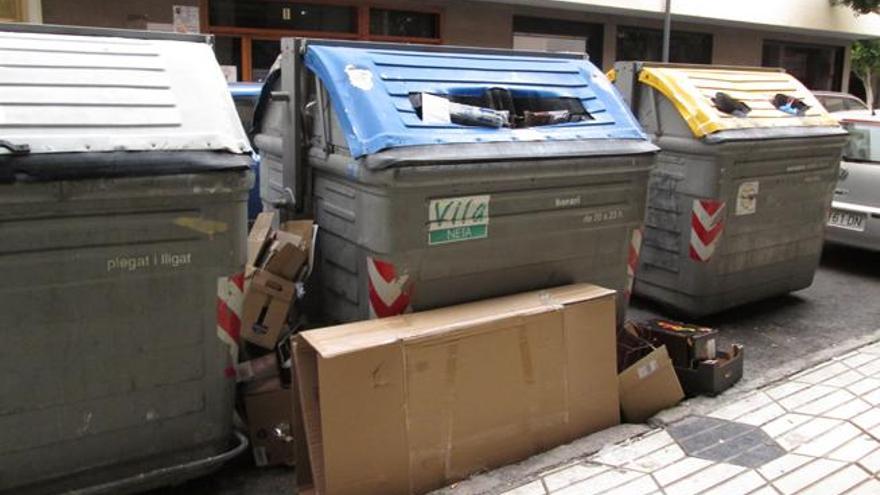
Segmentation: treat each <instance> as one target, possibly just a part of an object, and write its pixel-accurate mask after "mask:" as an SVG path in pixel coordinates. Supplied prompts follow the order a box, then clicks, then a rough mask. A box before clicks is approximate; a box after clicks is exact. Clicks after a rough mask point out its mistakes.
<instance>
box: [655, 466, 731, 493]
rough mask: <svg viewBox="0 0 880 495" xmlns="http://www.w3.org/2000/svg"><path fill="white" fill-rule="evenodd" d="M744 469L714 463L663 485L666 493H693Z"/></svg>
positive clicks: (715, 484)
mask: <svg viewBox="0 0 880 495" xmlns="http://www.w3.org/2000/svg"><path fill="white" fill-rule="evenodd" d="M743 471H745V468H743V467H740V466H734V465H733V464H724V463H720V464H715V465H713V466H709V467H707V468H706V469H701V470H699V471H697V472H695V473H692V474H691V475H690V476H688V477H686V478H684V479H682V480H680V481H677V482H675V483H673V484H671V485H666V486H664V487H663V491H664V492H666V495H695V494H697V493H700V492H702V491H703V490H706V489H708V488H712V487H714V486H717V485H720V484H721V483H724V482H725V481H727V480H729V479H731V478H733V477H734V476H736V475H738V474H740V473H742V472H743Z"/></svg>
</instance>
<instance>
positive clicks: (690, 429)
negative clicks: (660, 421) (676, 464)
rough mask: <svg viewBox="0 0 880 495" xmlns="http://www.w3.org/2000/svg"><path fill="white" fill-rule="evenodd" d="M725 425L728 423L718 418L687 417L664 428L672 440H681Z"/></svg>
mask: <svg viewBox="0 0 880 495" xmlns="http://www.w3.org/2000/svg"><path fill="white" fill-rule="evenodd" d="M725 424H728V423H727V422H726V421H723V420H720V419H719V418H712V417H708V416H688V417H686V418H684V419H682V420H681V421H676V422H675V423H672V424H671V425H669V426H668V427H667V428H666V432H667V433H669V436H670V437H672V439H673V440H675V439H678V440H682V439H685V438H689V437H692V436H694V435H696V434H698V433H702V432H704V431H706V430H711V429H713V428H717V427H719V426H721V425H725Z"/></svg>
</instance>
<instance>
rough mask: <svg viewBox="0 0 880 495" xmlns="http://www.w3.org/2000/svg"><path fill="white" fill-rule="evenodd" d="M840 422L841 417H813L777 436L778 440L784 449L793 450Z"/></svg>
mask: <svg viewBox="0 0 880 495" xmlns="http://www.w3.org/2000/svg"><path fill="white" fill-rule="evenodd" d="M839 424H841V421H840V420H839V419H828V418H813V419H811V420H810V421H807V422H806V423H804V424H802V425H800V426H798V427H797V428H795V429H793V430H791V431H789V432H788V433H786V434H784V435H781V436H779V437H776V441H777V442H778V443H779V445H781V446H782V447H783V448H784V449H786V450H789V451H793V450H795V449H796V448H798V447H800V446H801V445H803V444H805V443H807V442H809V441H811V440H813V439H815V438H817V437H819V436H820V435H822V434H824V433H825V432H827V431H829V430H831V429H832V428H834V427H835V426H837V425H839Z"/></svg>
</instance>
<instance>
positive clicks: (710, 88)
mask: <svg viewBox="0 0 880 495" xmlns="http://www.w3.org/2000/svg"><path fill="white" fill-rule="evenodd" d="M615 85H616V86H617V88H618V89H619V90H620V91H621V93H622V94H623V96H624V98H625V99H626V100H627V101H628V102H629V103H630V104H631V106H632V108H633V110H634V113H635V114H636V115H637V116H638V118H639V120H640V122H641V123H642V125H643V126H644V128H645V131H646V132H647V133H648V134H650V135H651V136H652V138H653V140H654V142H655V143H656V144H657V145H658V146H660V148H661V152H660V154H659V155H658V159H657V166H656V168H655V170H654V171H653V172H652V175H651V180H650V184H649V190H648V208H647V213H646V218H645V232H644V241H643V246H642V250H641V258H640V262H639V267H638V271H637V274H636V284H635V289H634V290H635V292H636V294H638V295H640V296H644V297H646V298H649V299H653V300H655V301H658V302H659V303H661V304H662V305H664V306H667V307H669V308H671V309H673V310H675V311H677V312H678V313H681V314H684V315H689V316H692V317H698V316H701V315H706V314H710V313H715V312H718V311H721V310H724V309H728V308H731V307H734V306H737V305H740V304H744V303H747V302H751V301H757V300H760V299H764V298H767V297H771V296H775V295H781V294H785V293H787V292H790V291H795V290H798V289H803V288H805V287H808V286H809V285H810V284H811V283H812V280H813V274H814V272H815V270H816V267H817V266H818V263H819V256H820V254H821V250H822V239H823V226H824V224H825V219H826V215H827V212H828V208H829V205H830V203H831V197H832V193H833V191H834V185H835V182H836V180H837V170H838V167H839V162H840V154H841V149H842V147H843V145H844V142H845V138H846V134H845V133H844V132H843V131H842V129H841V128H840V127H839V126H838V125H837V122H836V120H835V119H833V118H832V117H830V116H829V115H828V114H827V113H826V112H825V110H824V108H823V107H822V105H820V104H819V103H818V101H816V99H815V98H814V97H813V95H812V94H811V93H810V92H809V91H808V90H807V89H806V88H805V87H804V86H803V85H802V84H801V83H800V82H798V81H797V80H796V79H795V78H794V77H792V76H791V75H789V74H787V73H785V72H784V71H782V70H781V69H765V68H746V67H716V66H695V65H675V64H655V63H647V62H644V63H643V62H619V63H618V64H616V66H615Z"/></svg>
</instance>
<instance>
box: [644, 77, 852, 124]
mask: <svg viewBox="0 0 880 495" xmlns="http://www.w3.org/2000/svg"><path fill="white" fill-rule="evenodd" d="M639 81H640V82H642V83H643V84H647V85H648V86H651V87H652V88H654V89H656V90H657V91H659V92H660V93H662V94H663V95H664V96H666V97H667V98H669V100H670V101H672V103H673V104H674V105H675V107H676V108H677V109H678V111H679V113H681V116H682V118H684V120H685V122H687V124H688V126H689V127H690V129H691V131H693V133H694V136H696V137H703V136H706V135H707V134H712V133H715V132H718V131H726V130H732V129H753V128H771V127H822V126H831V127H837V125H838V124H837V120H836V119H834V118H833V117H831V116H830V115H829V114H828V112H826V111H825V108H824V107H823V106H822V104H821V103H819V101H818V100H817V99H816V98H815V97H814V96H813V94H812V93H811V92H810V91H809V90H808V89H807V88H806V87H804V85H803V84H801V83H800V81H798V80H797V79H795V78H794V77H793V76H792V75H791V74H788V73H786V72H783V71H781V70H761V69H729V68H723V69H722V68H712V67H707V68H705V69H704V68H693V67H687V68H683V67H644V68H642V70H641V71H640V73H639ZM717 92H723V93H727V94H728V95H730V96H731V97H733V98H736V99H738V100H742V101H743V102H745V103H746V104H747V105H748V106H749V107H751V109H752V110H751V111H750V112H749V113H748V114H747V115H746V116H745V117H736V116H734V115H731V114H728V113H725V112H722V111H720V110H718V109H717V108H715V105H714V104H713V103H712V98H713V97H714V96H715V94H716V93H717ZM777 93H782V94H785V95H788V96H793V97H795V98H798V99H800V100H803V102H804V103H806V104H807V105H809V106H810V108H809V109H808V110H807V111H806V112H805V114H804V115H803V116H797V115H792V114H789V113H786V112H783V111H782V110H779V109H777V108H776V107H774V106H773V103H772V100H773V97H774V96H775V95H776V94H777Z"/></svg>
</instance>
